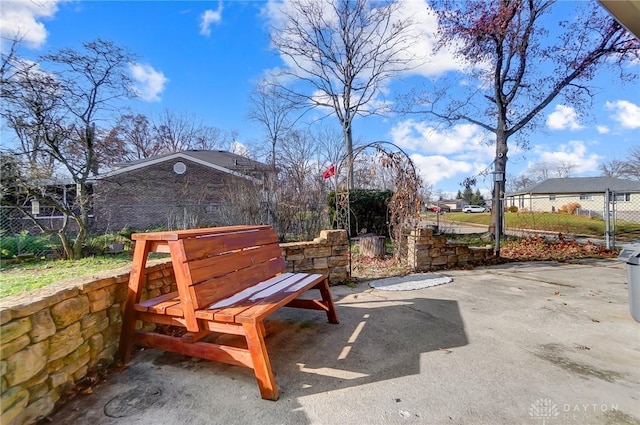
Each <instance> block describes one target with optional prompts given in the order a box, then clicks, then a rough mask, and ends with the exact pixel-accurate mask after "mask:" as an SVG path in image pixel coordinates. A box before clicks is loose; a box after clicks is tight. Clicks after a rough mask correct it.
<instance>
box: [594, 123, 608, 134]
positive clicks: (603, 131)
mask: <svg viewBox="0 0 640 425" xmlns="http://www.w3.org/2000/svg"><path fill="white" fill-rule="evenodd" d="M596 130H598V133H600V134H607V133H609V132H610V131H611V130H609V127H607V126H605V125H599V126H597V127H596Z"/></svg>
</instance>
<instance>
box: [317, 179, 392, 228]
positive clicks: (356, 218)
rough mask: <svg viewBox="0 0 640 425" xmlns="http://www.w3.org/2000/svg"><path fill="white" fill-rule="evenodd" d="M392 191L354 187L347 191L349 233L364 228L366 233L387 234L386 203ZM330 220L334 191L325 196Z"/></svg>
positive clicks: (333, 212) (333, 216) (332, 212)
mask: <svg viewBox="0 0 640 425" xmlns="http://www.w3.org/2000/svg"><path fill="white" fill-rule="evenodd" d="M392 196H393V192H391V191H390V190H368V189H354V190H351V191H350V192H349V208H350V209H351V220H350V222H351V235H356V234H358V233H359V232H360V231H361V230H363V229H366V230H367V233H375V234H378V235H387V234H388V233H389V227H388V225H387V213H388V203H389V200H390V199H391V197H392ZM327 204H328V206H329V214H330V217H331V221H334V220H335V208H336V193H335V192H331V193H330V194H329V196H328V197H327Z"/></svg>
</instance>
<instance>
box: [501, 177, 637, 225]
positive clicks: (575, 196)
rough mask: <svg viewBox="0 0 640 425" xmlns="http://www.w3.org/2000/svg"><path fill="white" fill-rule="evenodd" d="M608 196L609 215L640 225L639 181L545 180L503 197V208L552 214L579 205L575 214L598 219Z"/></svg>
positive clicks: (598, 178)
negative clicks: (513, 206)
mask: <svg viewBox="0 0 640 425" xmlns="http://www.w3.org/2000/svg"><path fill="white" fill-rule="evenodd" d="M607 193H609V200H610V201H611V203H610V205H609V209H610V211H615V212H616V214H617V217H618V219H620V220H626V221H638V222H640V181H634V180H623V179H618V178H613V177H567V178H556V179H548V180H545V181H543V182H540V183H536V184H534V185H532V186H529V187H526V188H524V189H522V190H520V191H517V192H512V193H507V194H506V196H505V205H506V207H507V208H508V207H510V206H512V205H515V206H516V207H518V209H519V210H521V211H522V210H525V211H535V212H556V211H560V209H561V208H562V207H563V206H565V205H568V204H570V203H578V204H580V207H579V212H580V213H581V214H589V215H594V216H599V217H602V216H603V215H604V214H605V211H606V208H607V205H606V203H605V199H606V196H607Z"/></svg>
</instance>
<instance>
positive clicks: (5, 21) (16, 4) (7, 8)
mask: <svg viewBox="0 0 640 425" xmlns="http://www.w3.org/2000/svg"><path fill="white" fill-rule="evenodd" d="M62 1H66V0H47V1H32V0H9V1H7V0H3V1H2V6H1V7H0V22H2V25H0V37H2V44H3V45H4V44H6V40H12V39H14V38H21V39H22V41H23V42H24V43H25V44H26V45H27V46H29V47H31V48H37V47H40V46H41V45H42V44H44V42H45V41H46V40H47V29H46V28H45V26H44V23H43V22H42V20H43V19H47V18H52V17H53V16H54V15H55V14H56V12H57V11H58V4H59V3H61V2H62ZM3 47H4V46H3Z"/></svg>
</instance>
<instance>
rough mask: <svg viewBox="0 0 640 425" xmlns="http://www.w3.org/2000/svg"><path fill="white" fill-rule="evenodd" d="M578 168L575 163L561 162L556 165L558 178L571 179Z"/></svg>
mask: <svg viewBox="0 0 640 425" xmlns="http://www.w3.org/2000/svg"><path fill="white" fill-rule="evenodd" d="M577 167H578V164H576V163H575V162H573V161H560V162H558V163H557V164H556V176H557V177H559V178H567V177H571V174H572V173H573V170H575V169H576V168H577Z"/></svg>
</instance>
